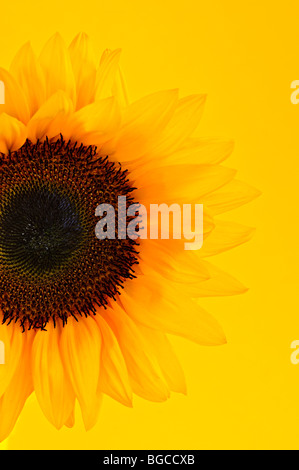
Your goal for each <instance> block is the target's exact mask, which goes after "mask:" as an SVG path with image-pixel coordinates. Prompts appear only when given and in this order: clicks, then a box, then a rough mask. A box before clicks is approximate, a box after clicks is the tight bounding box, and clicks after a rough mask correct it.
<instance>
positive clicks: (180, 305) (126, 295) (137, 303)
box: [121, 274, 226, 346]
mask: <svg viewBox="0 0 299 470" xmlns="http://www.w3.org/2000/svg"><path fill="white" fill-rule="evenodd" d="M121 303H122V305H123V306H124V308H125V310H126V312H127V313H128V314H129V315H130V317H131V318H132V319H133V320H135V321H137V322H140V323H141V324H143V325H144V326H147V327H149V328H155V329H157V330H161V331H163V332H164V333H170V334H174V335H177V336H182V337H185V338H187V339H190V340H191V341H195V342H196V343H198V344H201V345H204V346H214V345H221V344H225V343H226V338H225V335H224V333H223V330H222V328H221V326H220V325H219V323H218V322H217V321H216V320H215V319H214V318H213V317H212V316H211V315H209V314H208V313H207V312H205V311H204V310H203V309H202V308H201V307H199V306H198V305H197V304H196V303H195V302H194V301H193V300H192V299H190V298H188V297H187V296H184V293H183V292H180V295H178V289H177V287H176V286H175V285H172V284H171V283H170V282H169V281H168V282H165V281H164V282H163V278H161V279H159V275H158V274H155V275H153V276H150V275H149V274H147V276H139V278H138V279H134V283H133V282H131V281H127V282H126V285H125V288H124V290H123V291H122V294H121Z"/></svg>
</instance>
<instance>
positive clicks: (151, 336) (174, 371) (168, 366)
mask: <svg viewBox="0 0 299 470" xmlns="http://www.w3.org/2000/svg"><path fill="white" fill-rule="evenodd" d="M139 329H140V331H141V332H142V334H143V336H144V338H145V339H146V341H147V344H148V345H149V346H150V347H151V349H152V351H153V354H155V355H156V357H157V360H158V363H159V366H160V368H161V371H162V373H163V375H164V378H165V380H166V382H167V385H168V387H169V389H170V390H171V391H173V392H177V393H183V394H186V393H187V387H186V381H185V375H184V372H183V369H182V367H181V365H180V363H179V361H178V359H177V357H176V355H175V353H174V351H173V348H172V346H171V344H170V342H169V339H168V338H167V336H166V335H164V334H163V333H161V332H160V331H156V330H153V329H151V328H146V327H144V326H139Z"/></svg>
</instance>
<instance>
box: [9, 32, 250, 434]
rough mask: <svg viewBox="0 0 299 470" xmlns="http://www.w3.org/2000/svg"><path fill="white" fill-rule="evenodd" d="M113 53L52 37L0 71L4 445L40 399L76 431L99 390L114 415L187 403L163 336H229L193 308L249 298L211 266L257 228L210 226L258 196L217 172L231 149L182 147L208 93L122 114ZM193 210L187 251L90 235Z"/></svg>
mask: <svg viewBox="0 0 299 470" xmlns="http://www.w3.org/2000/svg"><path fill="white" fill-rule="evenodd" d="M120 52H121V51H120V50H115V51H110V50H106V51H105V52H104V53H103V55H102V57H101V60H100V63H99V66H98V67H97V66H96V62H95V60H94V57H93V53H92V49H91V45H90V42H89V39H88V37H87V36H86V35H85V34H80V35H78V36H77V37H76V38H75V39H74V40H73V42H72V43H71V45H70V46H69V48H67V47H66V46H65V44H64V41H63V40H62V38H61V37H60V36H59V35H58V34H56V35H55V36H54V37H53V38H51V39H50V40H49V42H48V43H47V44H46V45H45V47H44V49H43V50H42V53H41V55H40V57H39V59H37V58H36V56H35V54H34V52H33V50H32V48H31V46H30V44H29V43H27V44H26V45H25V46H23V47H22V48H21V49H20V51H19V52H18V53H17V55H16V57H15V58H14V60H13V62H12V64H11V67H10V70H9V71H6V70H4V69H0V80H1V82H3V83H4V84H5V104H2V105H1V110H0V112H1V114H0V129H1V136H0V152H1V154H0V157H1V158H0V179H1V185H0V315H1V325H0V341H2V342H3V344H4V345H5V365H0V439H1V440H3V439H5V438H6V437H7V436H8V435H9V433H10V432H11V430H12V429H13V426H14V425H15V423H16V420H17V418H18V416H19V414H20V412H21V410H22V408H23V406H24V404H25V402H26V399H27V398H28V396H29V395H30V394H31V393H33V392H35V394H36V397H37V400H38V402H39V404H40V407H41V409H42V411H43V413H44V414H45V416H46V418H47V419H48V420H49V421H50V422H51V423H52V424H53V425H54V426H55V427H56V428H57V429H60V428H61V427H62V426H64V425H65V426H68V427H72V426H73V424H74V406H75V402H76V400H77V401H78V403H79V405H80V408H81V412H82V417H83V421H84V424H85V427H86V429H90V428H91V427H92V426H93V425H94V424H95V423H96V421H97V418H98V412H99V408H100V404H101V399H102V395H103V394H107V395H109V396H110V397H112V398H113V399H115V400H117V401H119V402H120V403H122V404H123V405H125V406H132V396H133V394H137V395H139V396H140V397H142V398H144V399H147V400H151V401H154V402H162V401H164V400H166V399H167V398H168V397H169V395H170V392H171V391H174V392H180V393H185V392H186V385H185V380H184V374H183V371H182V369H181V367H180V364H179V362H178V360H177V358H176V356H175V354H174V352H173V350H172V347H171V344H170V342H169V340H168V337H167V334H171V335H179V336H182V337H185V338H188V339H190V340H192V341H195V342H197V343H199V344H201V345H222V344H224V343H225V342H226V339H225V335H224V333H223V331H222V329H221V327H220V325H219V324H218V322H217V321H216V320H215V319H213V318H212V317H211V316H210V315H209V314H208V313H206V312H205V311H204V310H203V309H202V308H201V307H200V306H199V304H198V299H199V298H200V297H203V296H220V295H232V294H239V293H242V292H244V291H245V290H246V289H245V288H244V287H243V286H242V284H240V283H239V282H238V281H237V280H235V279H234V278H233V277H231V276H230V275H228V274H226V273H224V272H222V271H221V270H220V269H218V268H216V267H214V266H213V265H212V264H210V263H209V262H208V261H207V260H206V258H207V257H209V256H211V255H214V254H217V253H219V252H222V251H224V250H228V249H230V248H233V247H235V246H237V245H239V244H241V243H243V242H245V241H247V240H248V239H249V238H250V237H251V235H252V229H251V228H247V227H243V226H241V225H238V224H235V223H228V222H224V221H223V220H218V219H217V215H218V214H222V213H223V212H226V211H228V210H230V209H233V208H235V207H237V206H239V205H242V204H244V203H246V202H248V201H250V200H251V199H253V198H254V197H256V196H257V191H255V190H254V189H252V188H250V187H249V186H247V185H246V184H244V183H242V182H240V181H237V180H236V179H235V171H234V170H232V169H230V168H227V167H225V166H222V165H220V163H221V162H222V161H223V160H225V159H226V158H227V157H228V156H229V155H230V153H231V152H232V150H233V143H232V142H231V141H224V140H219V139H204V138H195V137H192V134H193V133H194V131H195V129H196V128H197V126H198V124H199V121H200V118H201V115H202V112H203V108H204V104H205V100H206V96H205V95H192V96H188V97H186V98H182V99H181V98H179V97H178V91H177V90H167V91H162V92H158V93H154V94H151V95H150V96H147V97H145V98H143V99H140V100H138V101H136V102H134V103H132V104H130V103H129V101H128V96H127V92H126V87H125V83H124V79H123V75H122V72H121V70H120V67H119V59H120ZM120 195H122V196H123V195H125V196H126V197H127V201H128V203H133V202H138V203H142V204H144V205H145V206H148V205H149V204H151V203H160V202H163V203H172V202H176V203H181V204H183V203H185V202H188V203H197V202H200V203H202V204H203V207H204V245H203V248H202V249H201V250H199V251H196V252H195V251H186V250H184V243H183V241H182V240H177V239H170V240H150V239H148V240H138V241H136V240H135V241H134V240H127V239H118V237H116V239H114V240H108V239H107V240H98V239H97V238H96V236H95V225H96V222H97V218H96V217H95V208H96V207H97V205H98V204H100V202H106V203H109V204H111V205H114V206H115V204H116V201H117V198H118V196H120Z"/></svg>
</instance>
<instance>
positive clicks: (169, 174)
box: [133, 165, 236, 204]
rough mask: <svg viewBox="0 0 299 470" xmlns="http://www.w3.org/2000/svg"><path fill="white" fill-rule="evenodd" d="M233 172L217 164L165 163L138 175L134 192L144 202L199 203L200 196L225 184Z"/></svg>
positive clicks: (234, 172) (231, 177)
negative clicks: (161, 166)
mask: <svg viewBox="0 0 299 470" xmlns="http://www.w3.org/2000/svg"><path fill="white" fill-rule="evenodd" d="M235 174H236V171H235V170H232V169H230V168H226V167H223V166H220V165H172V166H165V167H164V168H157V169H156V170H152V171H149V172H147V173H145V174H144V175H143V176H142V177H139V179H138V183H139V185H138V189H137V191H136V193H135V194H136V198H137V199H138V200H139V201H140V202H142V203H145V204H151V203H159V202H161V201H163V202H165V203H168V202H176V203H190V202H196V203H198V204H199V203H201V198H202V196H204V195H205V194H209V193H211V192H213V191H215V190H216V189H218V188H220V187H221V186H223V185H224V184H226V183H228V182H229V181H231V180H232V179H233V177H234V176H235ZM133 177H134V173H133Z"/></svg>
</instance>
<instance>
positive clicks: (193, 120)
mask: <svg viewBox="0 0 299 470" xmlns="http://www.w3.org/2000/svg"><path fill="white" fill-rule="evenodd" d="M205 102H206V95H191V96H187V97H186V98H183V99H180V100H179V103H178V106H177V109H176V111H175V113H174V115H173V117H172V119H171V120H170V122H169V123H168V125H167V126H166V128H165V129H164V130H163V132H162V134H161V135H160V136H158V138H157V139H156V140H155V142H153V151H154V152H155V154H156V155H160V156H162V155H167V154H170V153H173V152H174V151H176V150H177V149H178V148H179V147H180V146H181V145H182V144H183V142H184V141H185V140H186V139H187V138H188V137H190V136H191V135H192V134H193V132H194V131H195V129H196V128H197V127H198V125H199V122H200V119H201V116H202V114H203V110H204V105H205Z"/></svg>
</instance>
